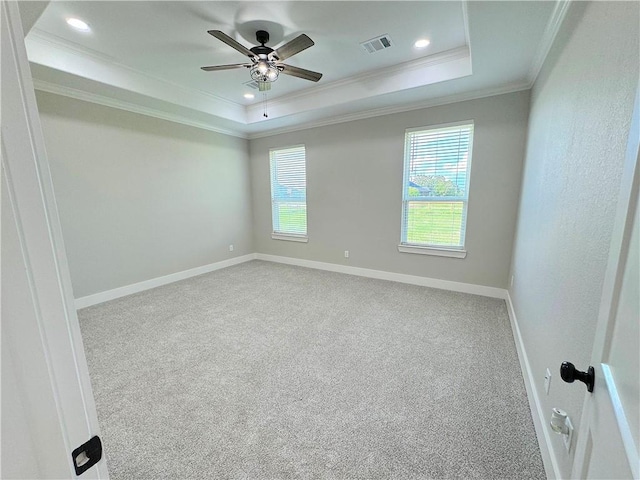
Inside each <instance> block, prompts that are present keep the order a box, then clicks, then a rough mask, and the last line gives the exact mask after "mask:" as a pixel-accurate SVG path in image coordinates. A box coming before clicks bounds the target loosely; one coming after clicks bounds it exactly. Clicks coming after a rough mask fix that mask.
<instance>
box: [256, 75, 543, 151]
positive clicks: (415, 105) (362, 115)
mask: <svg viewBox="0 0 640 480" xmlns="http://www.w3.org/2000/svg"><path fill="white" fill-rule="evenodd" d="M530 88H531V84H530V83H529V82H524V83H523V82H519V83H513V84H509V85H504V86H502V87H498V88H484V89H481V90H474V91H473V92H465V93H456V94H453V95H447V96H446V97H438V98H431V99H429V100H425V101H423V102H411V103H406V104H404V105H392V106H389V107H380V108H372V109H368V110H364V111H362V112H355V113H347V114H344V115H337V116H332V117H330V118H325V119H322V120H317V121H311V122H306V123H301V124H298V125H295V126H290V127H283V128H275V129H272V130H266V131H262V132H254V133H250V134H249V135H248V138H249V140H253V139H256V138H264V137H271V136H274V135H280V134H283V133H291V132H298V131H300V130H309V129H311V128H318V127H326V126H329V125H336V124H339V123H346V122H353V121H356V120H364V119H367V118H373V117H381V116H384V115H393V114H395V113H404V112H411V111H413V110H421V109H423V108H430V107H439V106H441V105H449V104H452V103H460V102H466V101H469V100H478V99H481V98H487V97H495V96H497V95H505V94H507V93H515V92H521V91H523V90H529V89H530Z"/></svg>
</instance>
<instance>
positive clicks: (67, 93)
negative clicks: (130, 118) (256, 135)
mask: <svg viewBox="0 0 640 480" xmlns="http://www.w3.org/2000/svg"><path fill="white" fill-rule="evenodd" d="M33 84H34V85H33V86H34V88H35V89H36V90H40V91H41V92H47V93H54V94H56V95H62V96H63V97H69V98H74V99H76V100H82V101H85V102H90V103H95V104H97V105H103V106H105V107H111V108H117V109H119V110H124V111H126V112H132V113H137V114H140V115H146V116H148V117H154V118H160V119H162V120H167V121H169V122H174V123H179V124H182V125H188V126H190V127H196V128H202V129H203V130H209V131H210V132H216V133H221V134H223V135H229V136H232V137H239V138H244V139H247V138H248V137H247V135H246V134H245V133H242V132H239V131H236V130H229V129H226V128H220V127H216V126H214V125H213V124H212V123H204V122H198V121H196V120H191V119H189V118H186V117H183V116H181V115H175V114H173V113H169V112H166V111H162V110H156V109H155V108H149V107H143V106H142V105H138V104H137V103H132V102H126V101H124V100H118V99H116V98H112V97H105V96H103V95H98V94H97V93H92V92H87V91H85V90H79V89H77V88H72V87H67V86H64V85H59V84H57V83H51V82H46V81H44V80H38V79H34V81H33Z"/></svg>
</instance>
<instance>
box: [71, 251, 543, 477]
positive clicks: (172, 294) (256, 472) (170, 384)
mask: <svg viewBox="0 0 640 480" xmlns="http://www.w3.org/2000/svg"><path fill="white" fill-rule="evenodd" d="M79 316H80V325H81V328H82V335H83V339H84V344H85V348H86V352H87V358H88V362H89V369H90V372H91V378H92V383H93V388H94V394H95V398H96V402H97V407H98V417H99V419H100V424H101V428H102V434H103V440H104V444H105V450H106V456H107V462H108V467H109V471H110V474H111V478H112V479H114V480H120V479H122V480H124V479H137V478H148V479H160V478H167V479H169V478H175V479H178V478H180V479H182V478H233V479H235V478H246V479H276V478H277V479H286V478H336V479H343V478H344V479H346V478H350V479H351V478H363V479H364V478H366V479H376V478H407V479H408V478H492V479H493V478H545V474H544V470H543V466H542V460H541V457H540V451H539V448H538V444H537V441H536V437H535V433H534V429H533V423H532V420H531V415H530V413H529V408H528V404H527V399H526V395H525V390H524V383H523V379H522V376H521V373H520V367H519V364H518V359H517V356H516V351H515V345H514V342H513V337H512V335H511V329H510V327H509V321H508V317H507V312H506V307H505V304H504V301H502V300H496V299H490V298H485V297H480V296H474V295H468V294H462V293H453V292H447V291H442V290H435V289H429V288H424V287H418V286H412V285H405V284H400V283H393V282H386V281H381V280H372V279H367V278H361V277H355V276H349V275H342V274H337V273H330V272H324V271H319V270H311V269H306V268H300V267H292V266H287V265H281V264H275V263H268V262H262V261H252V262H249V263H244V264H241V265H238V266H235V267H231V268H227V269H224V270H219V271H216V272H213V273H210V274H206V275H202V276H199V277H195V278H192V279H188V280H185V281H182V282H178V283H174V284H171V285H167V286H163V287H159V288H156V289H154V290H149V291H146V292H142V293H139V294H136V295H132V296H129V297H125V298H122V299H118V300H114V301H111V302H108V303H104V304H101V305H96V306H94V307H89V308H86V309H83V310H80V312H79Z"/></svg>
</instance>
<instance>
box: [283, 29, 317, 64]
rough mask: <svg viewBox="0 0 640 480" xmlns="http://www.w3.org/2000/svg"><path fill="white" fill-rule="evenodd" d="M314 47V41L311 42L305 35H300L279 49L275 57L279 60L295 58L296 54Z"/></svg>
mask: <svg viewBox="0 0 640 480" xmlns="http://www.w3.org/2000/svg"><path fill="white" fill-rule="evenodd" d="M314 45H315V43H314V42H313V40H311V39H310V38H309V37H307V36H306V35H305V34H304V33H303V34H302V35H298V36H297V37H296V38H294V39H293V40H291V41H290V42H289V43H285V44H284V45H283V46H281V47H280V48H278V49H277V50H276V52H275V55H276V56H277V57H278V59H279V60H286V59H287V58H289V57H293V56H294V55H295V54H296V53H300V52H301V51H303V50H305V49H307V48H309V47H313V46H314Z"/></svg>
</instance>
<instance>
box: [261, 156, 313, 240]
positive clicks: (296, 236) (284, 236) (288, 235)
mask: <svg viewBox="0 0 640 480" xmlns="http://www.w3.org/2000/svg"><path fill="white" fill-rule="evenodd" d="M298 148H302V150H303V152H304V155H303V156H304V189H305V195H304V207H305V233H304V234H300V233H292V232H283V231H280V230H276V228H275V227H276V224H277V223H278V224H279V221H280V219H279V216H277V215H276V209H275V208H274V207H275V205H276V197H275V194H274V180H275V178H274V174H275V171H274V168H273V165H274V157H273V155H274V153H275V152H279V151H283V150H293V149H298ZM269 187H270V195H271V238H272V239H273V240H285V241H290V242H302V243H307V242H308V241H309V237H308V231H309V229H308V224H307V220H308V217H307V193H306V192H307V148H306V146H305V145H304V144H298V145H288V146H286V147H274V148H270V149H269ZM278 203H280V204H282V203H285V204H286V203H296V204H300V203H302V202H281V201H280V202H278ZM276 218H277V221H276Z"/></svg>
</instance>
